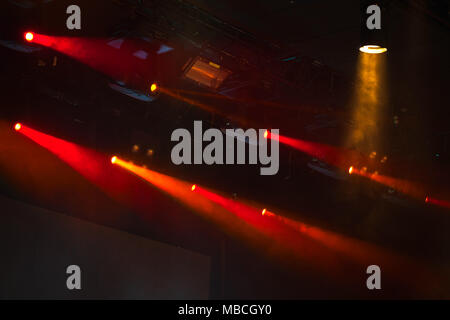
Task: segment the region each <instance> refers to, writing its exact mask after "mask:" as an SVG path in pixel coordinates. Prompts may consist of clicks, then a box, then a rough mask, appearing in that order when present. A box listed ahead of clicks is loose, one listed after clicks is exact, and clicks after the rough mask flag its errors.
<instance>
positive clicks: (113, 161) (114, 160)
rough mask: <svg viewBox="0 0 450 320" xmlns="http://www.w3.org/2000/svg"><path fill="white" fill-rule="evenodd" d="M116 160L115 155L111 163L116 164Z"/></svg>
mask: <svg viewBox="0 0 450 320" xmlns="http://www.w3.org/2000/svg"><path fill="white" fill-rule="evenodd" d="M116 161H117V157H116V156H113V157H112V158H111V163H112V164H114V163H116Z"/></svg>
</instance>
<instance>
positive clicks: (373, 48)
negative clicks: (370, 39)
mask: <svg viewBox="0 0 450 320" xmlns="http://www.w3.org/2000/svg"><path fill="white" fill-rule="evenodd" d="M359 51H361V52H364V53H370V54H379V53H383V52H386V51H387V48H383V47H380V46H377V45H365V46H362V47H360V48H359Z"/></svg>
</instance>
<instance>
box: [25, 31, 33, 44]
mask: <svg viewBox="0 0 450 320" xmlns="http://www.w3.org/2000/svg"><path fill="white" fill-rule="evenodd" d="M24 38H25V40H27V41H28V42H31V41H33V39H34V33H33V32H25V34H24Z"/></svg>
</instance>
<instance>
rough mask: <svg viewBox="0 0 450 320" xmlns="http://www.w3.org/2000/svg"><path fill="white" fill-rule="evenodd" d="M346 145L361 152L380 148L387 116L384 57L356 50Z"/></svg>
mask: <svg viewBox="0 0 450 320" xmlns="http://www.w3.org/2000/svg"><path fill="white" fill-rule="evenodd" d="M355 82H356V86H355V91H354V96H353V100H352V102H351V107H352V108H353V111H352V112H353V114H352V115H351V121H352V125H351V127H350V129H349V132H348V136H347V141H346V144H345V145H346V147H347V148H350V149H356V150H358V151H361V152H363V153H365V154H370V153H371V152H372V151H373V150H380V147H381V146H380V144H381V139H380V138H381V137H382V133H383V130H384V128H383V125H384V123H385V121H383V120H384V117H385V116H387V114H386V108H387V105H388V103H387V86H386V56H385V55H379V54H365V53H360V54H359V56H358V63H357V74H356V81H355Z"/></svg>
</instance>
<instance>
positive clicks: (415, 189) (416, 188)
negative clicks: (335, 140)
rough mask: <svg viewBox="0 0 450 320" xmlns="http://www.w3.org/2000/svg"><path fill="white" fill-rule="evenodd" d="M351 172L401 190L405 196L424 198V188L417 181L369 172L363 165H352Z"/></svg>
mask: <svg viewBox="0 0 450 320" xmlns="http://www.w3.org/2000/svg"><path fill="white" fill-rule="evenodd" d="M352 168H353V169H352V174H357V175H359V176H362V177H365V178H368V179H370V180H372V181H375V182H378V183H379V184H382V185H385V186H387V187H389V188H392V189H394V190H396V191H398V192H401V193H403V194H405V195H407V196H410V197H413V198H416V199H420V200H421V201H422V199H423V198H424V195H425V194H426V193H425V188H424V187H423V186H421V185H420V184H418V183H415V182H412V181H409V180H406V179H400V178H393V177H389V176H385V175H381V174H379V173H369V172H367V170H365V167H363V168H362V169H357V168H354V167H352Z"/></svg>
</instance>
